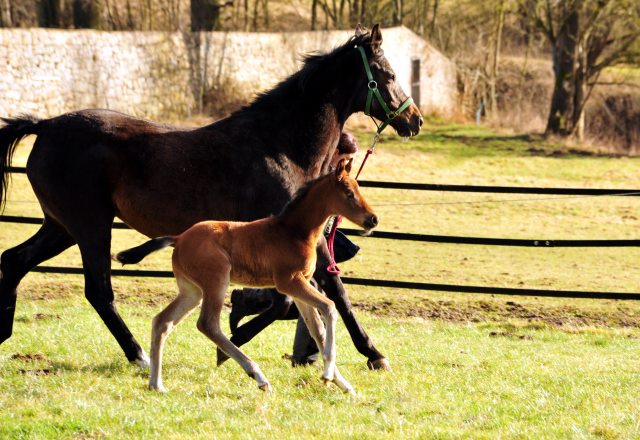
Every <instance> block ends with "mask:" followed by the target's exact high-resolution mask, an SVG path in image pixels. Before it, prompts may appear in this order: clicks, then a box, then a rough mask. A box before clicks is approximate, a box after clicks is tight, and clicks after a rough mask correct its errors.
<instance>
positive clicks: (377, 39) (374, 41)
mask: <svg viewBox="0 0 640 440" xmlns="http://www.w3.org/2000/svg"><path fill="white" fill-rule="evenodd" d="M381 45H382V32H381V31H380V23H376V24H374V25H373V29H371V50H372V52H373V53H377V52H378V50H380V46H381Z"/></svg>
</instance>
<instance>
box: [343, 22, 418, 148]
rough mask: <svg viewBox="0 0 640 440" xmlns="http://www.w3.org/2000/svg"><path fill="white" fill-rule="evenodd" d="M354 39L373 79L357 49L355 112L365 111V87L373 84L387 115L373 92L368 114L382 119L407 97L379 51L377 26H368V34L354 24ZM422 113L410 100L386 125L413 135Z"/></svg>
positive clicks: (379, 38)
mask: <svg viewBox="0 0 640 440" xmlns="http://www.w3.org/2000/svg"><path fill="white" fill-rule="evenodd" d="M354 39H355V41H361V43H360V44H359V46H362V48H363V49H364V52H365V55H366V59H367V61H366V62H367V64H368V66H369V70H370V71H371V76H372V80H373V82H370V81H369V79H368V77H367V74H366V70H365V67H364V62H365V61H364V59H363V57H362V55H361V53H360V50H359V49H357V50H356V53H357V57H358V59H359V60H360V61H359V66H360V78H361V80H359V81H358V86H357V88H356V90H355V91H354V92H355V93H357V97H356V105H357V107H358V111H365V110H366V102H367V95H368V90H369V88H373V87H375V86H377V89H378V91H379V92H380V95H381V97H382V99H383V100H384V102H385V103H386V105H387V107H388V109H389V110H390V111H391V114H387V113H386V111H385V109H384V108H383V105H382V104H381V103H380V102H379V101H378V99H377V97H376V96H375V94H374V95H373V96H372V98H371V105H370V114H371V116H374V117H375V118H376V119H379V120H380V121H383V122H384V121H386V120H387V118H388V117H389V116H392V115H393V113H394V112H396V111H397V110H398V109H400V107H402V105H403V104H404V103H405V101H406V100H407V99H408V98H409V97H408V96H407V95H406V94H405V93H404V91H403V90H402V87H401V86H400V84H399V83H398V80H397V78H396V74H395V72H394V71H393V69H392V68H391V65H390V64H389V61H387V58H386V57H385V56H384V52H383V50H382V49H381V48H380V46H381V45H382V32H381V31H380V25H378V24H376V25H374V26H373V29H371V32H370V33H369V34H364V32H363V30H362V26H361V25H360V24H358V26H357V27H356V31H355V37H354ZM422 122H423V121H422V115H421V114H420V110H419V109H418V107H417V106H416V105H415V104H414V103H411V104H410V105H409V106H408V107H407V108H406V109H404V110H403V111H401V112H400V113H399V114H398V115H397V116H394V117H393V120H392V121H391V123H390V125H391V126H392V127H393V128H395V129H396V131H397V132H398V135H400V136H415V135H417V134H418V133H419V132H420V127H422Z"/></svg>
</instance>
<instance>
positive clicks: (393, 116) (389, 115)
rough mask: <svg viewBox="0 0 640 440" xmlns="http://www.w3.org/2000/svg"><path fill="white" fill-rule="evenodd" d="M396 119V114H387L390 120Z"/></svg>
mask: <svg viewBox="0 0 640 440" xmlns="http://www.w3.org/2000/svg"><path fill="white" fill-rule="evenodd" d="M395 117H396V114H395V112H389V113H387V118H389V119H393V118H395Z"/></svg>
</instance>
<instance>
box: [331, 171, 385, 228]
mask: <svg viewBox="0 0 640 440" xmlns="http://www.w3.org/2000/svg"><path fill="white" fill-rule="evenodd" d="M352 164H353V159H351V160H349V162H347V161H346V160H345V159H342V160H341V161H340V162H338V166H336V169H335V171H334V172H333V174H332V175H331V191H330V193H331V196H330V199H331V201H330V202H329V203H330V206H331V209H332V210H333V214H339V215H342V216H343V217H346V218H347V219H349V221H351V222H353V223H355V224H356V225H358V226H360V227H361V228H363V229H365V230H366V231H370V230H371V229H373V228H375V227H376V226H378V216H377V215H376V213H375V212H373V209H371V206H369V204H368V203H367V201H366V200H365V199H364V197H363V196H362V193H360V187H359V186H358V182H356V180H355V179H354V178H352V177H351V176H350V175H349V173H350V172H351V165H352Z"/></svg>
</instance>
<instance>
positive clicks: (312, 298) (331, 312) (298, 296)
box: [275, 274, 353, 393]
mask: <svg viewBox="0 0 640 440" xmlns="http://www.w3.org/2000/svg"><path fill="white" fill-rule="evenodd" d="M275 282H276V287H277V289H278V290H279V291H281V292H283V293H286V294H287V295H289V296H291V297H293V298H294V300H295V301H296V304H300V303H301V302H303V303H305V304H307V305H309V306H311V307H314V308H316V309H318V310H319V311H320V312H321V313H322V314H323V315H324V317H325V320H326V322H327V330H326V333H325V335H326V338H325V341H322V338H321V335H322V333H321V331H320V330H319V328H320V325H321V324H318V320H319V318H317V319H316V318H313V315H312V314H311V313H309V311H308V309H307V308H305V313H307V315H306V316H305V315H304V314H303V316H304V317H305V322H307V319H309V325H311V326H313V327H314V331H315V332H316V335H317V336H318V339H317V340H316V342H319V343H320V344H322V343H324V347H323V348H324V350H323V353H322V360H323V361H324V373H323V374H322V377H323V378H324V380H325V381H328V382H333V381H334V376H335V358H336V344H335V328H336V322H337V319H338V313H337V312H336V308H335V306H334V304H333V301H331V300H330V299H327V298H325V297H324V296H323V295H321V294H320V292H318V291H317V290H316V289H314V288H313V286H312V285H311V284H310V283H309V281H307V280H306V279H305V278H304V277H303V276H302V275H298V276H296V277H294V278H293V279H291V275H290V274H283V275H281V276H276V277H275ZM300 313H303V312H302V310H300ZM310 330H311V329H310ZM342 381H343V382H344V383H343V385H344V386H345V387H344V388H342V387H341V388H342V390H343V391H345V392H349V393H351V392H353V388H352V387H351V385H349V384H348V383H347V382H346V381H344V379H342Z"/></svg>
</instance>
